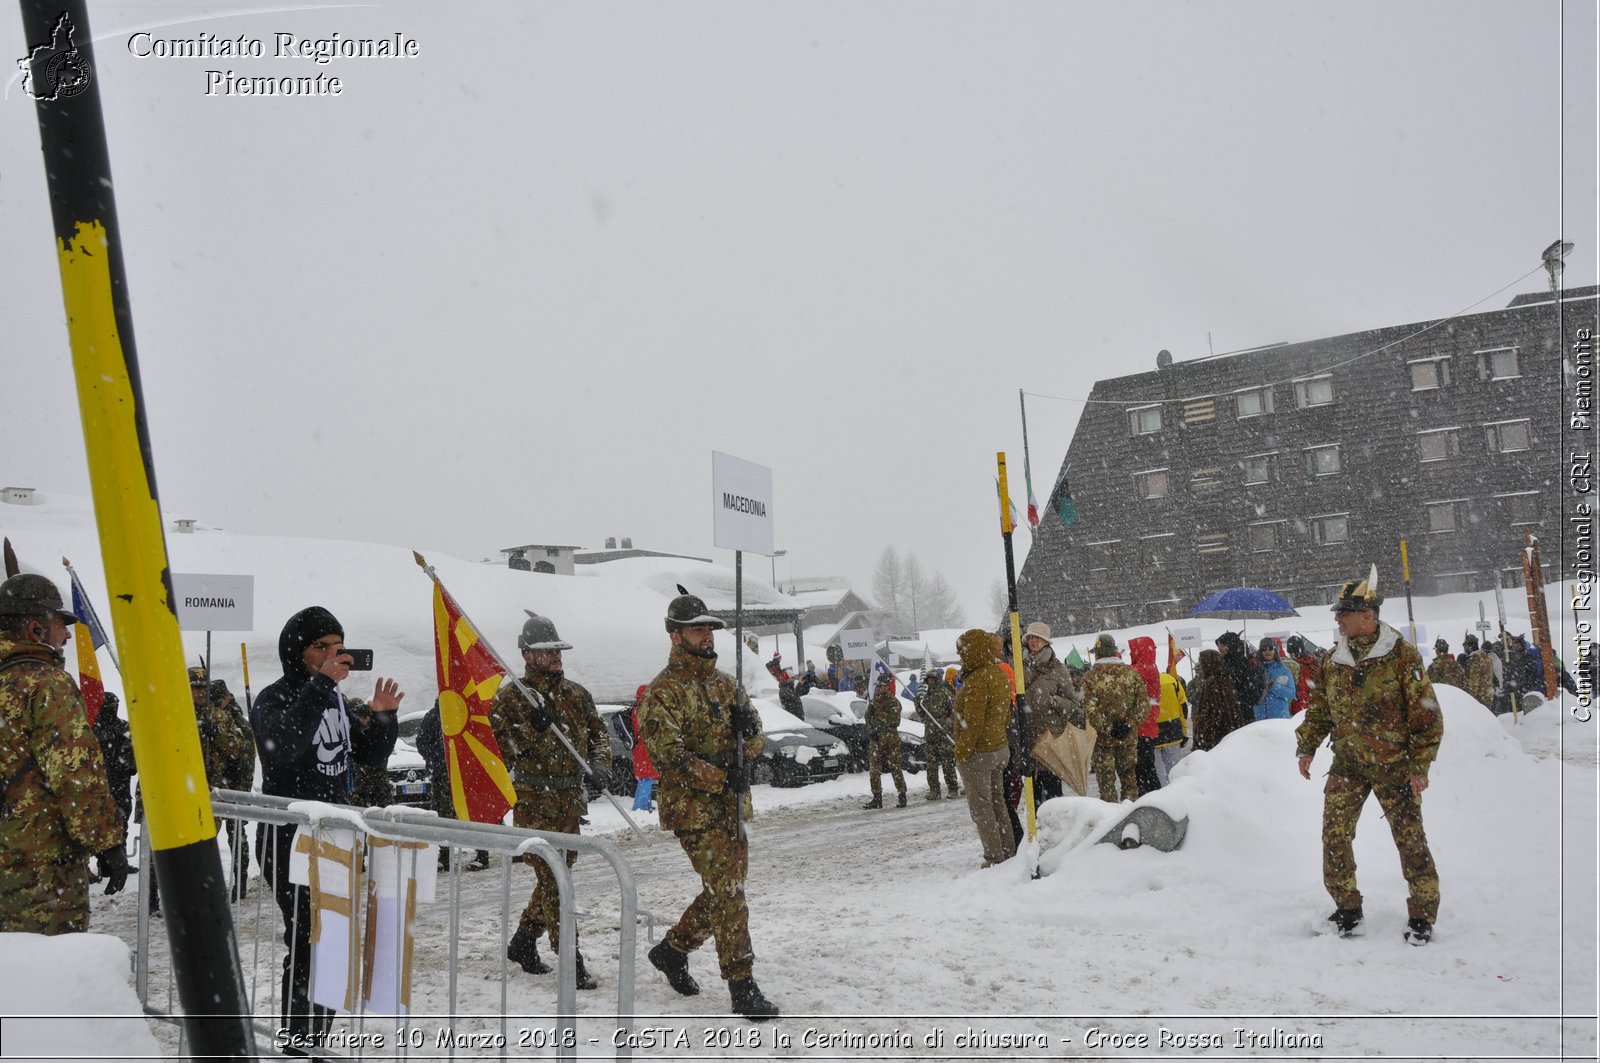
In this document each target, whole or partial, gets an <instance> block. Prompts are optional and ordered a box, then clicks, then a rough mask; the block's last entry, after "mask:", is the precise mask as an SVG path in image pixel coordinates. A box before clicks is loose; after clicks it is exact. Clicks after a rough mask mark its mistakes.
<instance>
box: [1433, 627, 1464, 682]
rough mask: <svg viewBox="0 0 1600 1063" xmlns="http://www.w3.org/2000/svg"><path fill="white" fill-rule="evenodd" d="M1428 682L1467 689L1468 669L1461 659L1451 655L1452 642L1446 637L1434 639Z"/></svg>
mask: <svg viewBox="0 0 1600 1063" xmlns="http://www.w3.org/2000/svg"><path fill="white" fill-rule="evenodd" d="M1428 682H1430V683H1444V684H1446V685H1448V686H1453V687H1461V688H1462V689H1463V690H1464V689H1466V686H1467V673H1466V670H1465V669H1464V668H1462V666H1461V662H1460V661H1458V660H1456V659H1455V658H1454V657H1452V656H1450V644H1449V643H1448V642H1446V641H1445V640H1444V639H1435V640H1434V643H1433V660H1431V661H1429V662H1428Z"/></svg>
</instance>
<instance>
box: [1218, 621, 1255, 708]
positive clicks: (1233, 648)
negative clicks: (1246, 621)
mask: <svg viewBox="0 0 1600 1063" xmlns="http://www.w3.org/2000/svg"><path fill="white" fill-rule="evenodd" d="M1217 645H1219V646H1225V647H1227V650H1228V652H1227V653H1226V654H1224V655H1222V667H1223V668H1224V669H1225V670H1226V671H1227V673H1228V678H1229V679H1230V680H1232V682H1233V693H1234V697H1236V698H1238V700H1239V704H1240V705H1242V706H1244V708H1245V709H1246V710H1247V711H1249V710H1252V709H1254V707H1255V704H1256V702H1258V701H1260V700H1261V695H1262V694H1264V693H1266V690H1267V676H1266V673H1265V672H1263V671H1262V670H1261V669H1260V668H1258V667H1256V666H1255V665H1254V664H1253V663H1251V661H1250V648H1249V647H1248V646H1246V645H1245V644H1244V639H1242V638H1240V637H1239V633H1238V632H1237V631H1224V632H1223V633H1222V637H1221V638H1219V639H1217Z"/></svg>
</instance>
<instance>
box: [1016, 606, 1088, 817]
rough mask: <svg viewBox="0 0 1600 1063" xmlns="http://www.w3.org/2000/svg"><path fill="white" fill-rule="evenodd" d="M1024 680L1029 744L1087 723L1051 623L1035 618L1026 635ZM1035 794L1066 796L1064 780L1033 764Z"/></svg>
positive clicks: (1023, 657) (1042, 796)
mask: <svg viewBox="0 0 1600 1063" xmlns="http://www.w3.org/2000/svg"><path fill="white" fill-rule="evenodd" d="M1022 648H1023V655H1022V679H1023V685H1024V688H1025V690H1026V698H1027V704H1028V736H1027V741H1028V747H1029V748H1030V749H1031V748H1033V747H1034V746H1035V745H1037V744H1038V743H1039V742H1040V741H1041V740H1042V739H1044V738H1046V737H1047V736H1048V737H1054V736H1056V735H1059V734H1061V732H1062V731H1064V730H1066V728H1067V725H1068V724H1069V723H1073V722H1074V721H1076V724H1077V726H1079V727H1081V726H1083V702H1082V700H1081V699H1080V698H1079V696H1078V687H1077V684H1075V683H1073V681H1072V676H1071V674H1070V673H1068V671H1067V669H1066V666H1065V665H1063V664H1062V663H1061V662H1060V661H1059V660H1057V659H1056V651H1055V649H1054V647H1052V646H1051V645H1050V625H1048V624H1045V623H1043V622H1041V621H1037V620H1036V621H1034V622H1033V623H1031V624H1029V625H1028V629H1027V631H1026V632H1025V633H1024V634H1023V636H1022ZM1033 785H1034V795H1035V797H1036V798H1037V799H1038V800H1039V801H1041V802H1042V801H1048V800H1050V799H1051V798H1052V797H1060V796H1061V795H1062V787H1061V779H1060V778H1059V777H1057V776H1056V774H1055V773H1054V772H1052V771H1050V770H1049V769H1048V768H1045V767H1044V766H1042V765H1041V764H1039V763H1038V761H1037V760H1035V762H1034V766H1033Z"/></svg>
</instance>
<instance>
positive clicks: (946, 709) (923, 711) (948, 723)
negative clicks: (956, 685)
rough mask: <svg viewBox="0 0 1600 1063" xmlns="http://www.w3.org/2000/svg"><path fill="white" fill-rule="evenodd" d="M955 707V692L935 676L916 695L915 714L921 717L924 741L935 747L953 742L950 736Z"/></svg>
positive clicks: (952, 732)
mask: <svg viewBox="0 0 1600 1063" xmlns="http://www.w3.org/2000/svg"><path fill="white" fill-rule="evenodd" d="M955 708H956V694H955V691H953V690H951V689H950V684H948V683H946V682H945V681H944V680H943V679H940V678H935V679H934V680H933V681H932V682H930V683H929V684H928V685H927V686H925V687H923V688H922V690H921V692H920V693H919V694H918V695H917V714H918V715H919V716H921V717H922V720H923V724H924V725H925V726H924V729H923V734H924V735H926V736H927V737H926V741H927V743H928V744H929V745H931V746H934V747H935V748H942V747H944V746H950V745H953V744H954V743H955V739H954V738H952V737H951V735H952V734H954V731H953V728H954V726H955V724H954V716H955Z"/></svg>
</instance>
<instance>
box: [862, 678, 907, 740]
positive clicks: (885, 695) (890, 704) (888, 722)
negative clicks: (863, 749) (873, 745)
mask: <svg viewBox="0 0 1600 1063" xmlns="http://www.w3.org/2000/svg"><path fill="white" fill-rule="evenodd" d="M899 733H900V698H899V696H898V695H897V694H895V693H893V692H892V691H891V690H890V689H889V684H888V683H884V684H882V685H881V686H879V688H878V692H877V694H875V695H873V698H872V700H871V701H869V702H868V703H867V734H869V735H871V736H872V737H874V738H876V737H878V736H879V735H892V734H899Z"/></svg>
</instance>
